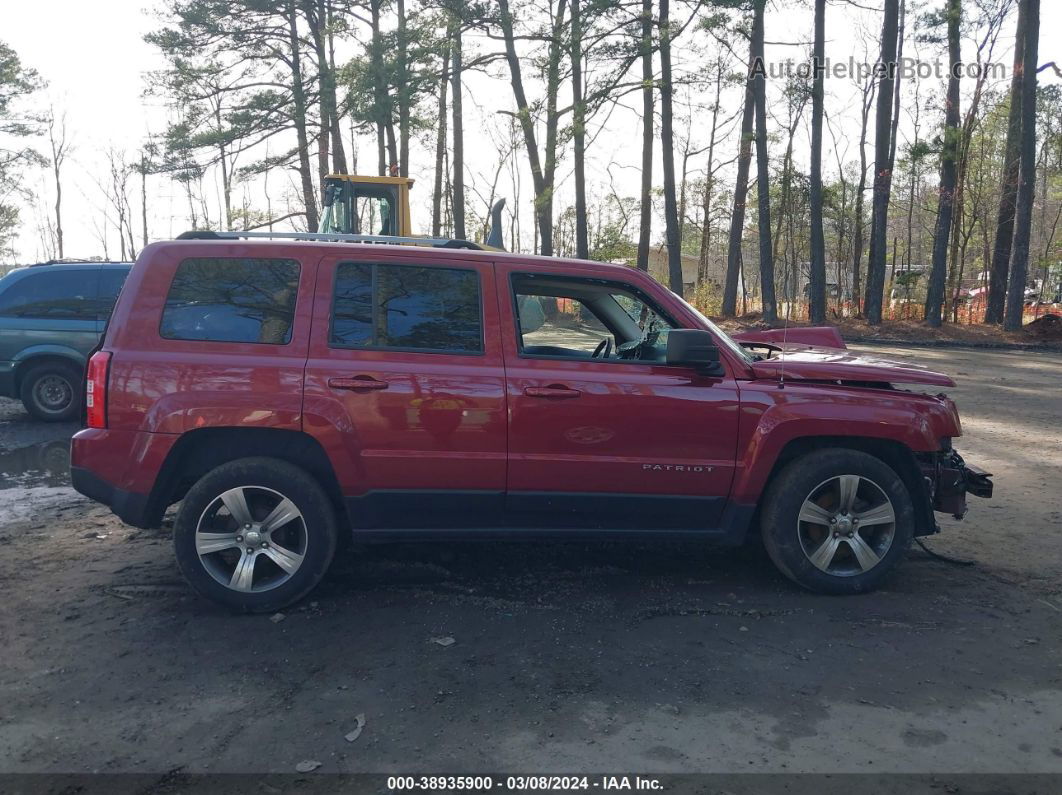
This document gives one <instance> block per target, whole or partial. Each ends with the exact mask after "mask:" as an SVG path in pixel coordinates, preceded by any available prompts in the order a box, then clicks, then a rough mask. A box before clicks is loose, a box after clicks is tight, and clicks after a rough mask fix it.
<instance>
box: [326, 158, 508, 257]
mask: <svg viewBox="0 0 1062 795" xmlns="http://www.w3.org/2000/svg"><path fill="white" fill-rule="evenodd" d="M412 187H413V180H412V179H411V178H410V177H365V176H359V175H357V174H329V175H328V176H327V177H325V181H324V189H323V191H322V192H323V194H324V207H323V209H322V212H321V224H320V227H319V228H318V230H317V231H318V233H320V234H323V235H371V236H374V237H396V238H407V239H408V240H403V241H401V242H408V243H410V244H413V245H416V244H418V243H419V244H421V245H446V243H441V242H440V241H436V240H435V239H433V238H420V237H416V236H414V235H413V226H412V223H411V222H410V218H409V189H410V188H412ZM504 204H505V200H504V199H502V200H500V201H498V202H496V203H495V205H494V207H493V208H492V209H491V218H492V223H491V229H490V232H489V233H488V235H487V240H486V241H485V244H486V246H487V247H489V248H496V249H500V248H502V233H501V230H502V225H501V212H502V207H503V206H504ZM396 242H399V241H396ZM447 243H448V244H449V245H450V246H452V247H460V246H462V244H463V246H464V247H474V248H479V246H478V245H476V244H474V243H469V242H466V241H457V240H453V241H447Z"/></svg>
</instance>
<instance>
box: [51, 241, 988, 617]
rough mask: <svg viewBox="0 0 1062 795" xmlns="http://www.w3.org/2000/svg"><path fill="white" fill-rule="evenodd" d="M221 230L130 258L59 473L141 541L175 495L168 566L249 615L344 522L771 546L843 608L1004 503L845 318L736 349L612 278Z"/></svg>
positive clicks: (373, 532) (397, 532) (301, 585)
mask: <svg viewBox="0 0 1062 795" xmlns="http://www.w3.org/2000/svg"><path fill="white" fill-rule="evenodd" d="M214 237H215V238H217V239H188V240H180V239H179V240H177V241H171V242H165V243H156V244H154V245H151V246H148V247H147V248H145V249H144V251H143V252H142V253H141V255H140V258H139V259H138V260H137V263H136V265H135V266H134V267H133V270H132V272H131V274H130V276H129V279H128V281H127V283H126V285H125V288H124V289H123V291H122V294H121V297H120V299H119V301H118V304H117V307H116V309H115V311H114V314H113V316H112V318H111V321H110V326H109V328H108V330H107V332H106V335H105V337H104V341H103V343H102V346H101V348H100V350H99V351H98V352H97V353H95V354H94V355H93V356H92V358H91V361H90V364H89V367H88V373H87V379H86V401H85V405H86V409H85V413H86V420H87V422H86V425H87V427H86V428H85V429H84V430H82V431H80V432H79V433H78V434H77V435H76V436H75V437H74V441H73V447H72V453H71V457H72V460H71V464H72V466H71V471H72V477H73V483H74V486H75V488H77V489H78V490H79V491H80V492H81V493H83V494H85V495H87V496H89V497H91V498H93V499H96V500H99V501H101V502H103V503H106V504H107V505H109V506H110V507H111V508H112V509H113V510H114V512H115V513H116V514H117V515H118V516H119V517H120V518H121V519H122V520H124V521H125V522H128V523H129V524H132V525H135V526H137V527H157V526H159V524H160V523H161V520H162V516H163V512H164V511H165V510H166V509H167V507H168V506H170V505H172V504H174V503H177V502H180V508H179V510H178V512H177V518H176V523H175V525H174V544H175V548H176V556H177V562H178V564H179V565H180V568H181V570H182V572H183V573H184V574H185V576H186V577H187V578H188V580H189V582H190V583H191V584H192V586H193V587H194V588H195V589H196V590H197V591H199V592H200V593H202V594H204V595H206V596H208V597H210V598H212V599H214V600H216V601H218V602H221V603H223V604H225V605H228V606H230V607H232V608H236V609H238V610H248V611H268V610H275V609H277V608H279V607H282V606H284V605H287V604H289V603H291V602H293V601H295V600H297V599H299V598H301V597H302V596H303V595H305V594H306V593H307V592H308V591H309V590H310V589H311V588H313V587H314V585H315V584H316V583H317V582H318V581H319V580H320V579H321V577H322V576H323V575H324V573H325V571H326V569H327V568H328V566H329V563H330V562H331V560H332V557H333V554H334V552H335V549H336V544H337V541H338V540H339V537H340V535H341V534H345V533H347V532H352V533H353V537H354V538H355V539H368V538H370V537H373V536H376V537H379V536H380V535H381V534H388V536H389V537H390V538H392V539H393V538H395V537H396V536H400V537H412V536H414V535H417V534H423V533H432V534H438V533H464V534H466V535H487V534H490V533H492V532H499V531H503V532H505V533H510V534H512V533H521V532H527V533H536V532H537V533H542V532H550V533H552V534H554V535H555V536H565V537H567V536H573V535H575V534H578V533H586V532H619V533H624V534H630V533H634V532H637V533H647V534H653V535H654V536H664V535H670V536H672V537H674V536H696V537H698V538H703V539H705V540H706V541H709V540H710V541H714V542H717V543H723V544H738V543H740V542H741V541H742V540H743V539H744V538H745V537H746V536H747V535H748V534H750V533H753V532H759V533H762V536H763V540H764V542H765V545H766V547H767V550H768V552H769V553H770V556H771V558H772V559H773V560H774V562H775V563H776V564H777V566H778V568H779V569H780V570H781V571H782V572H783V573H784V574H785V575H786V576H788V577H790V578H791V579H793V580H794V581H796V582H797V583H799V584H800V585H803V586H805V587H807V588H811V589H813V590H816V591H823V592H829V593H855V592H860V591H866V590H868V589H871V588H873V587H875V586H876V585H877V584H878V583H879V582H881V580H882V578H883V577H884V576H885V575H886V574H888V573H889V572H890V571H891V570H892V569H893V568H894V567H895V566H896V564H897V563H898V562H899V560H900V559H901V557H902V556H903V554H904V550H905V549H906V547H907V545H908V542H909V541H910V540H911V538H912V537H913V536H917V535H926V534H930V533H934V532H936V531H937V530H938V528H937V525H936V522H935V521H934V514H933V512H934V510H938V511H944V512H947V513H950V514H956V515H962V514H963V513H965V510H966V508H965V495H966V493H967V492H968V491H969V492H971V493H973V494H977V495H979V496H985V497H987V496H990V495H991V490H992V484H991V481H990V480H989V479H988V476H987V475H986V474H985V473H982V472H980V471H979V470H976V469H973V468H972V467H967V466H965V465H964V463H963V461H962V459H961V458H960V457H959V455H958V454H957V453H955V452H954V451H953V450H952V446H951V440H952V438H953V437H956V436H959V435H960V433H961V431H960V427H959V417H958V414H957V412H956V409H955V405H954V404H953V403H952V401H951V400H949V399H948V398H947V397H944V396H943V395H936V396H934V395H929V394H922V393H920V392H915V391H906V390H903V389H899V388H897V386H896V385H897V384H926V385H934V386H938V387H947V386H953V385H954V384H953V383H952V381H951V380H950V379H949V378H948V377H947V376H944V375H940V374H938V373H932V372H928V371H926V370H923V369H919V368H916V367H913V366H908V365H902V364H896V363H890V362H886V361H881V360H877V359H869V358H863V357H859V356H855V355H852V354H851V353H849V352H848V351H847V350H845V348H844V343H843V342H841V340H840V338H839V337H838V336H837V335H836V333H835V332H833V331H832V330H831V329H792V330H790V331H789V332H788V341H787V342H785V343H783V342H782V341H781V340H780V339H779V338H778V336H777V332H773V333H772V332H766V333H762V334H758V335H757V334H751V335H745V336H744V337H742V338H741V340H740V341H735V339H732V338H731V337H729V336H727V335H726V334H725V333H723V332H722V331H721V330H720V329H718V328H717V327H716V326H714V325H713V324H712V323H711V321H709V320H708V319H707V318H705V317H704V316H703V315H701V314H700V313H699V312H697V310H696V309H694V308H693V307H692V306H690V305H689V304H687V303H686V302H684V301H683V300H682V299H680V298H679V297H677V296H676V295H674V294H672V293H671V292H669V291H668V290H666V289H664V288H663V287H661V286H660V285H659V284H657V283H656V282H654V281H653V280H652V279H650V278H649V277H648V276H646V275H645V274H643V273H640V272H639V271H636V270H633V269H630V268H626V267H622V266H618V265H607V264H601V263H593V262H581V261H573V260H561V259H549V258H543V257H532V256H521V255H514V254H508V253H504V252H495V251H483V250H472V249H474V248H476V247H475V246H474V245H472V244H465V243H458V244H457V245H459V246H462V247H460V248H458V247H454V245H453V244H448V245H440V244H439V243H440V241H431V240H425V241H422V242H423V243H424V244H422V245H420V246H409V245H370V244H367V243H351V242H320V241H318V240H312V239H311V240H298V241H289V240H259V239H257V238H252V237H251V236H247V235H245V236H243V238H246V239H243V238H237V236H232V237H233V239H225V238H224V237H223V236H214ZM306 237H311V236H306ZM431 243H435V245H429V244H431Z"/></svg>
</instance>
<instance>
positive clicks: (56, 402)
mask: <svg viewBox="0 0 1062 795" xmlns="http://www.w3.org/2000/svg"><path fill="white" fill-rule="evenodd" d="M83 380H84V377H83V375H82V373H81V370H79V369H78V368H77V367H75V366H74V365H72V364H67V363H66V362H46V363H44V364H38V365H34V366H32V367H31V368H30V369H29V370H28V371H27V372H26V374H25V375H23V376H22V380H21V382H20V383H21V386H20V389H19V397H21V398H22V405H23V406H25V407H26V411H28V412H29V413H30V414H32V415H33V416H34V417H36V418H37V419H39V420H44V421H45V422H63V421H65V420H72V419H75V418H76V417H77V415H78V412H80V411H81V392H82V382H83Z"/></svg>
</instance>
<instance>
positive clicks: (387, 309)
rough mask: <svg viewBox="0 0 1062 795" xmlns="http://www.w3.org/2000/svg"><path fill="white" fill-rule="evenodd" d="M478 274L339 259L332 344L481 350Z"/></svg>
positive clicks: (423, 349)
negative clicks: (369, 263) (341, 261)
mask: <svg viewBox="0 0 1062 795" xmlns="http://www.w3.org/2000/svg"><path fill="white" fill-rule="evenodd" d="M480 307H481V301H480V287H479V275H478V274H477V273H476V272H475V271H473V270H467V269H464V268H420V267H416V266H411V265H368V264H362V263H354V262H343V263H340V264H339V266H338V267H337V268H336V284H335V294H334V297H333V304H332V334H331V344H332V345H334V346H338V347H344V348H399V349H405V350H414V351H432V352H436V353H481V352H482V351H483V328H482V327H483V319H482V312H481V309H480Z"/></svg>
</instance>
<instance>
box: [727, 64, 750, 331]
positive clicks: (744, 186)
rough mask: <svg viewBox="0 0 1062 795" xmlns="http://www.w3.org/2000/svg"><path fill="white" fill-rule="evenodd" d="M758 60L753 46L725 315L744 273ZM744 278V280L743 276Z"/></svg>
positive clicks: (730, 312) (732, 221) (733, 305)
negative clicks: (742, 246)
mask: <svg viewBox="0 0 1062 795" xmlns="http://www.w3.org/2000/svg"><path fill="white" fill-rule="evenodd" d="M754 70H755V62H754V60H753V57H752V49H751V47H750V48H749V75H748V78H747V79H746V80H745V106H744V109H743V110H742V113H741V140H740V143H739V145H738V163H737V179H736V180H735V181H734V211H733V212H732V213H731V214H730V238H729V242H728V244H727V245H728V248H727V254H726V283H725V284H724V286H723V307H722V311H723V315H724V317H733V316H734V315H736V314H737V288H738V281H739V277H740V276H741V273H742V267H741V266H742V262H741V259H742V258H741V240H742V238H743V237H744V232H745V209H746V205H747V202H748V196H749V169H750V167H751V165H752V138H753V133H752V120H753V113H754V111H755V109H756V98H755V92H754V91H753V86H752V84H753V81H754V80H757V79H759V78H757V77H756V76H755V74H754ZM740 281H744V280H740Z"/></svg>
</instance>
